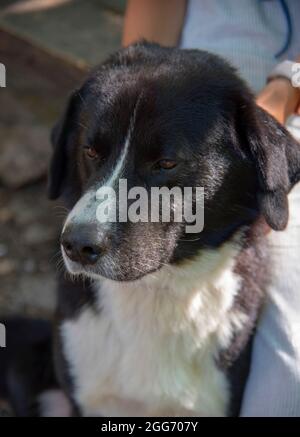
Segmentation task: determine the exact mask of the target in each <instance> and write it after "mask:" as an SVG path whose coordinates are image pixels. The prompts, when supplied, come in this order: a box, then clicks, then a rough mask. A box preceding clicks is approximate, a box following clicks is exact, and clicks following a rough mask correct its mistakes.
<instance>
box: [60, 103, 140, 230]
mask: <svg viewBox="0 0 300 437" xmlns="http://www.w3.org/2000/svg"><path fill="white" fill-rule="evenodd" d="M137 106H138V102H137V104H136V105H135V108H134V111H133V114H132V117H131V119H130V123H129V128H128V131H127V135H126V137H125V141H124V145H123V148H122V151H121V154H120V156H119V158H118V160H117V163H116V165H115V167H114V168H113V170H112V172H111V174H110V175H109V177H108V178H107V179H106V181H105V182H104V183H102V184H101V186H100V187H99V188H92V189H90V190H89V191H87V192H86V193H85V194H84V195H83V196H82V197H81V198H80V199H79V200H78V202H77V203H76V205H75V206H74V208H73V209H72V211H71V212H70V214H69V215H68V217H67V220H66V222H65V225H64V228H63V230H65V228H66V227H67V225H68V224H69V223H70V221H71V220H74V221H75V222H76V223H87V222H91V221H93V220H95V221H96V217H97V216H96V207H97V203H98V202H97V200H98V201H99V200H101V199H102V195H101V189H103V187H111V188H115V187H116V184H117V182H118V181H119V179H120V177H121V175H122V172H123V170H124V166H125V163H126V158H127V155H128V150H129V146H130V141H131V138H132V132H133V129H134V122H135V117H136V111H137ZM114 200H115V199H114V198H113V196H111V202H112V203H113V202H114ZM92 204H94V205H95V208H91V205H92ZM91 215H92V216H91Z"/></svg>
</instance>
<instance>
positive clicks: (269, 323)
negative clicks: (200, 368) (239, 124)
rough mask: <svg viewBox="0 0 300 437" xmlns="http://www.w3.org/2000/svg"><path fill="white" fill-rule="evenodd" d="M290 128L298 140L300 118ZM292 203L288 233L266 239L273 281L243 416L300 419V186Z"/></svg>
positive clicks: (292, 197)
mask: <svg viewBox="0 0 300 437" xmlns="http://www.w3.org/2000/svg"><path fill="white" fill-rule="evenodd" d="M297 126H299V127H297ZM288 128H289V130H290V131H291V132H292V133H293V134H294V136H295V137H297V138H299V139H300V117H298V118H296V117H295V118H294V119H293V120H292V122H290V123H289V125H288ZM289 205H290V220H289V224H288V227H287V229H286V230H285V231H283V232H277V233H275V232H271V233H270V235H269V237H268V241H269V244H270V246H271V254H272V258H273V265H272V278H271V283H270V287H269V289H268V296H269V297H268V301H267V302H266V305H265V309H264V312H263V314H262V317H261V320H260V323H259V326H258V329H257V333H256V335H255V339H254V345H253V353H252V361H251V371H250V376H249V378H248V382H247V386H246V391H245V394H244V399H243V406H242V411H241V415H242V416H299V415H300V183H299V184H298V185H296V186H295V187H294V189H293V191H292V192H291V193H290V195H289Z"/></svg>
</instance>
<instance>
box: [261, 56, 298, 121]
mask: <svg viewBox="0 0 300 437" xmlns="http://www.w3.org/2000/svg"><path fill="white" fill-rule="evenodd" d="M296 62H300V57H299V58H298V59H297V60H296ZM256 103H257V104H258V105H259V106H260V107H262V108H263V109H264V110H265V111H267V112H269V113H270V114H271V115H273V117H274V118H276V119H277V120H278V121H279V122H280V123H282V124H284V123H285V122H286V120H287V118H288V117H289V116H290V115H292V114H295V113H296V112H298V113H299V114H300V88H296V87H293V86H292V84H291V83H290V81H289V80H287V79H284V78H276V79H273V80H271V81H270V82H269V83H268V84H267V85H266V86H265V87H264V88H263V90H262V91H261V92H260V93H259V94H258V96H257V98H256Z"/></svg>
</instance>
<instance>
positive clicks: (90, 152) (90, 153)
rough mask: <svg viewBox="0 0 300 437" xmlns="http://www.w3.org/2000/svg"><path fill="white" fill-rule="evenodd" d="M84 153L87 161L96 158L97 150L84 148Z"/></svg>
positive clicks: (88, 147)
mask: <svg viewBox="0 0 300 437" xmlns="http://www.w3.org/2000/svg"><path fill="white" fill-rule="evenodd" d="M84 152H85V154H86V156H87V157H88V158H89V159H96V158H98V153H97V150H96V149H94V147H90V146H86V147H84Z"/></svg>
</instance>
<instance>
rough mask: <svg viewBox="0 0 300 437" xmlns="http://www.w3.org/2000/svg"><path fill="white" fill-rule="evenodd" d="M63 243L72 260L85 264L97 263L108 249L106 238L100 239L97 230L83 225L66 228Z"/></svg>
mask: <svg viewBox="0 0 300 437" xmlns="http://www.w3.org/2000/svg"><path fill="white" fill-rule="evenodd" d="M61 244H62V246H63V248H64V251H65V253H66V255H67V256H68V258H70V260H72V261H75V262H80V263H81V264H84V265H86V264H95V263H96V262H97V261H98V259H99V258H100V257H101V255H102V254H103V253H104V252H105V251H106V250H107V242H106V239H104V238H101V239H100V238H99V233H98V232H97V231H94V230H92V229H89V228H88V227H83V226H80V227H79V226H74V227H73V228H70V229H66V230H65V231H64V232H63V234H62V236H61Z"/></svg>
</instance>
